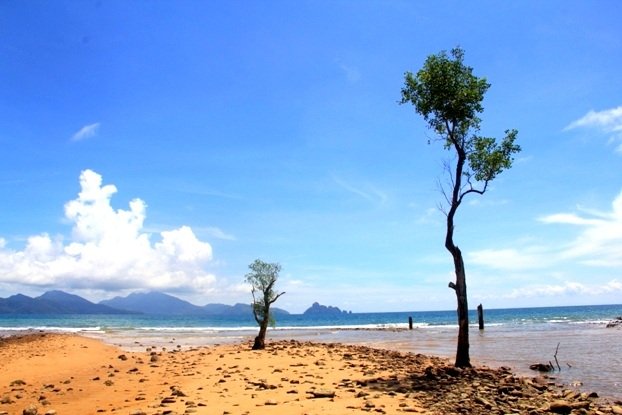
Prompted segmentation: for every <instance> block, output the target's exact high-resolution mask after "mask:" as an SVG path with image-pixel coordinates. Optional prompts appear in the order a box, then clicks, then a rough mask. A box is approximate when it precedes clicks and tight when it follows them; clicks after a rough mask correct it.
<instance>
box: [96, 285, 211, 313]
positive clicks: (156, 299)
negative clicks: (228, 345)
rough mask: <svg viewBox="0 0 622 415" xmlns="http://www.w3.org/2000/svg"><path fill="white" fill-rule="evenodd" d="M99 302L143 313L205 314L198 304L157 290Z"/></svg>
mask: <svg viewBox="0 0 622 415" xmlns="http://www.w3.org/2000/svg"><path fill="white" fill-rule="evenodd" d="M99 304H103V305H107V306H109V307H114V308H120V309H123V310H130V311H136V312H139V313H145V314H169V315H170V314H174V315H183V314H194V315H196V314H205V311H204V310H203V308H201V307H199V306H196V305H194V304H191V303H189V302H188V301H184V300H180V299H179V298H177V297H173V296H172V295H168V294H164V293H160V292H157V291H151V292H147V293H132V294H130V295H128V296H127V297H115V298H113V299H111V300H104V301H100V302H99Z"/></svg>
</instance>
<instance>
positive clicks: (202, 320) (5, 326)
mask: <svg viewBox="0 0 622 415" xmlns="http://www.w3.org/2000/svg"><path fill="white" fill-rule="evenodd" d="M619 315H622V305H597V306H571V307H541V308H514V309H494V310H484V316H485V320H486V325H487V326H490V325H493V326H499V325H501V326H507V327H513V328H516V329H519V328H521V327H525V326H540V328H542V329H545V328H546V327H548V325H550V324H563V323H565V324H602V323H605V322H607V321H609V320H611V319H613V318H615V317H616V316H619ZM409 317H412V318H413V320H414V324H415V326H416V327H419V328H424V327H435V326H440V327H443V326H457V323H456V312H455V311H414V312H394V313H353V314H342V315H339V316H336V317H321V318H317V317H307V316H304V315H300V314H292V315H285V316H279V317H278V320H277V325H276V327H277V328H281V329H293V328H305V327H309V328H317V327H327V328H329V327H344V328H357V327H358V328H382V327H407V326H408V318H409ZM470 321H471V323H472V324H476V323H477V316H476V314H475V311H471V313H470ZM255 325H256V324H255V321H254V320H253V318H252V316H250V315H249V316H248V317H208V316H160V315H135V314H132V315H58V314H56V315H6V314H5V315H0V333H3V332H7V331H12V330H21V329H27V328H33V329H66V330H69V331H100V330H101V331H107V330H117V329H138V330H140V329H158V328H194V329H205V330H227V329H244V328H248V329H252V328H254V327H255ZM534 328H535V327H534Z"/></svg>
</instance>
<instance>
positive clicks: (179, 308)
mask: <svg viewBox="0 0 622 415" xmlns="http://www.w3.org/2000/svg"><path fill="white" fill-rule="evenodd" d="M271 311H272V312H273V313H274V315H275V316H278V315H284V314H289V312H287V311H285V310H282V309H279V308H276V307H275V308H271ZM1 314H160V315H205V316H250V315H252V309H251V306H250V304H240V303H238V304H235V305H226V304H207V305H205V306H202V307H201V306H197V305H194V304H191V303H189V302H187V301H184V300H181V299H179V298H177V297H174V296H172V295H168V294H164V293H161V292H155V291H153V292H147V293H132V294H130V295H128V296H127V297H115V298H113V299H110V300H104V301H100V302H99V303H98V304H96V303H92V302H90V301H88V300H86V299H84V298H82V297H80V296H77V295H74V294H69V293H66V292H63V291H57V290H55V291H48V292H46V293H44V294H43V295H41V296H39V297H35V298H32V297H28V296H26V295H23V294H16V295H13V296H11V297H8V298H0V315H1Z"/></svg>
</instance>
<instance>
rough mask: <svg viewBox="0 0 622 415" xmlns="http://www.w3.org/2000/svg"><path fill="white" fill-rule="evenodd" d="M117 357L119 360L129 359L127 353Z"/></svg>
mask: <svg viewBox="0 0 622 415" xmlns="http://www.w3.org/2000/svg"><path fill="white" fill-rule="evenodd" d="M117 358H118V359H119V360H127V356H126V355H124V354H120V355H119V356H117Z"/></svg>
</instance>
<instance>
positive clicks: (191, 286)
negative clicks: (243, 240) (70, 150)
mask: <svg viewBox="0 0 622 415" xmlns="http://www.w3.org/2000/svg"><path fill="white" fill-rule="evenodd" d="M80 188H81V190H80V192H79V194H78V196H77V198H76V199H74V200H71V201H69V202H68V203H66V204H65V218H66V219H67V220H68V221H69V222H70V223H71V224H72V232H71V237H70V238H69V240H68V241H64V240H63V238H61V237H56V238H53V237H51V236H50V235H49V234H46V233H43V234H41V235H34V236H30V237H29V238H28V239H27V242H26V246H25V247H24V249H23V250H21V251H20V250H10V249H8V248H7V243H6V241H5V240H4V239H0V282H4V283H15V284H24V285H30V286H44V287H66V288H91V289H113V290H121V289H140V288H146V289H162V290H170V291H183V290H206V289H208V288H209V286H210V285H212V284H213V283H214V282H215V277H214V276H213V275H211V274H209V273H208V272H206V271H205V270H204V266H205V264H206V263H208V262H209V261H210V260H211V259H212V247H211V246H210V244H209V243H207V242H202V241H200V240H199V239H198V238H197V237H196V236H195V234H194V232H193V231H192V229H191V228H189V227H188V226H182V227H180V228H178V229H173V230H168V231H163V232H160V233H159V237H157V238H155V241H152V235H151V234H149V233H146V232H144V230H143V223H144V221H145V214H146V208H147V206H146V204H145V202H143V201H142V200H140V199H133V200H132V201H131V202H130V203H129V209H127V210H124V209H117V210H115V209H114V208H113V207H112V206H111V198H112V196H113V195H114V194H115V193H116V192H117V188H116V187H115V186H114V185H110V184H109V185H102V177H101V176H100V175H99V174H97V173H96V172H94V171H92V170H85V171H83V172H82V173H81V174H80Z"/></svg>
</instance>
